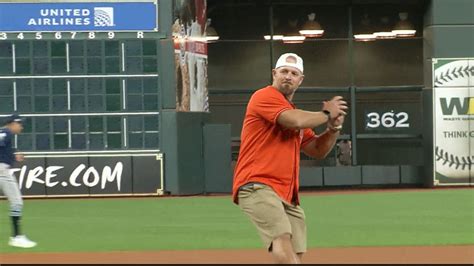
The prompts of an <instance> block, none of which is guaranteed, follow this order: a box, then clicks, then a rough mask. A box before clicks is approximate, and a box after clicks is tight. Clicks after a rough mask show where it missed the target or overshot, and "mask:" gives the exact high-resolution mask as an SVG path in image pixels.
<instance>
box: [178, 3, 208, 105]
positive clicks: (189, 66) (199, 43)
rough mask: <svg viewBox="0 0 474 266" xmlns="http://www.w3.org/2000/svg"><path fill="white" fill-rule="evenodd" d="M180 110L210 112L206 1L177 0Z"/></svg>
mask: <svg viewBox="0 0 474 266" xmlns="http://www.w3.org/2000/svg"><path fill="white" fill-rule="evenodd" d="M174 11H175V12H174V13H175V16H174V24H173V27H172V31H173V39H174V51H175V73H176V110H177V111H184V112H187V111H195V112H208V111H209V99H208V91H207V62H208V61H207V42H206V0H175V1H174Z"/></svg>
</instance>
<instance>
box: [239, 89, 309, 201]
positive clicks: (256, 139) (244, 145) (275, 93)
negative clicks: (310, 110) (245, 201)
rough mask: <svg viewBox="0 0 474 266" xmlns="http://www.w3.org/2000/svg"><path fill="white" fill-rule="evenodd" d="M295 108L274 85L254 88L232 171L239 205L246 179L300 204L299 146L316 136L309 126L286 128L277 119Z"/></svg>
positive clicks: (283, 198)
mask: <svg viewBox="0 0 474 266" xmlns="http://www.w3.org/2000/svg"><path fill="white" fill-rule="evenodd" d="M291 109H295V106H294V105H293V104H292V103H291V102H289V101H288V100H287V99H286V98H285V96H284V95H283V94H282V93H281V92H280V91H279V90H278V89H276V88H275V87H273V86H267V87H265V88H263V89H260V90H258V91H256V92H255V93H254V94H253V95H252V97H251V98H250V101H249V103H248V105H247V112H246V113H245V118H244V124H243V127H242V134H241V144H240V152H239V158H238V160H237V165H236V166H235V171H234V183H233V187H232V194H233V195H232V196H233V200H234V202H235V203H237V204H238V198H237V194H238V189H239V188H240V187H241V186H242V185H245V184H247V183H249V182H259V183H263V184H266V185H268V186H270V187H271V188H272V189H273V190H274V191H275V192H276V193H277V194H278V196H280V198H281V199H282V200H284V201H286V202H288V203H296V204H299V199H298V188H299V178H298V176H299V163H300V149H301V147H304V146H305V145H306V144H308V143H309V142H310V141H312V140H313V139H315V138H316V134H315V133H314V131H313V130H311V129H309V128H308V129H304V130H295V129H287V128H284V127H282V126H281V125H279V124H278V122H277V118H278V116H279V115H280V114H281V112H283V111H285V110H291Z"/></svg>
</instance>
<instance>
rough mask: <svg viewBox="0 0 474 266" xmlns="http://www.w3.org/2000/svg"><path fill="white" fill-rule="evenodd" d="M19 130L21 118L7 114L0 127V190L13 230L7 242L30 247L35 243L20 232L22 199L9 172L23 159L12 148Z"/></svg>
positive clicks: (21, 125) (20, 128) (21, 123)
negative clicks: (4, 199) (5, 198)
mask: <svg viewBox="0 0 474 266" xmlns="http://www.w3.org/2000/svg"><path fill="white" fill-rule="evenodd" d="M21 131H23V120H22V118H21V117H20V116H19V115H17V114H13V115H11V116H9V117H8V118H7V120H6V123H5V127H3V128H0V191H3V194H5V196H6V197H7V199H8V202H9V203H10V218H11V221H12V226H13V231H12V237H10V241H8V244H9V245H10V246H13V247H19V248H32V247H34V246H36V243H35V242H33V241H31V240H29V239H28V238H27V237H26V236H25V235H22V234H21V233H20V218H21V213H22V209H23V199H22V198H21V192H20V188H19V187H18V182H17V181H16V179H15V177H14V176H13V174H12V173H11V172H10V168H11V166H12V165H13V164H14V163H15V162H16V161H23V155H21V154H15V149H14V148H13V135H15V134H20V133H21Z"/></svg>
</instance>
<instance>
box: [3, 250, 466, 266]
mask: <svg viewBox="0 0 474 266" xmlns="http://www.w3.org/2000/svg"><path fill="white" fill-rule="evenodd" d="M0 263H46V264H55V263H86V264H89V263H97V264H102V263H112V264H125V263H154V264H160V263H199V264H201V263H203V264H210V263H220V264H222V263H232V264H233V263H272V258H271V256H270V255H269V254H268V253H266V252H265V251H264V250H193V251H156V252H152V251H149V252H129V251H127V252H104V253H29V254H25V253H18V254H1V255H0ZM303 263H318V264H319V263H325V264H336V263H356V264H360V263H397V264H413V263H421V264H441V263H443V264H447V263H451V264H455V263H457V264H461V263H462V264H473V263H474V245H465V246H419V247H415V246H413V247H348V248H315V249H311V250H309V251H308V253H307V254H306V255H305V257H304V258H303Z"/></svg>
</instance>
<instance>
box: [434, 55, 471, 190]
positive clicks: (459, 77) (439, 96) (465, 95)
mask: <svg viewBox="0 0 474 266" xmlns="http://www.w3.org/2000/svg"><path fill="white" fill-rule="evenodd" d="M433 95H434V96H433V100H434V103H433V106H434V116H433V117H434V121H433V122H434V123H433V125H434V126H433V131H434V132H433V134H434V160H435V163H434V175H435V176H434V185H469V184H473V181H474V58H466V59H434V60H433Z"/></svg>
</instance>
